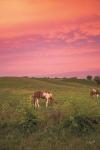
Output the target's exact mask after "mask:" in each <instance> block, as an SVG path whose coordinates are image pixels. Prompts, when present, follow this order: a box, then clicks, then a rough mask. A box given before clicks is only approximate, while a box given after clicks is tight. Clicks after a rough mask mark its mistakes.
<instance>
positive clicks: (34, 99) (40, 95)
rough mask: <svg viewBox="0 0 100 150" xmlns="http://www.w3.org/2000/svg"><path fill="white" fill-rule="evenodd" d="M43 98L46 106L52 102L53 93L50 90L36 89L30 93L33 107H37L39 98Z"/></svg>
mask: <svg viewBox="0 0 100 150" xmlns="http://www.w3.org/2000/svg"><path fill="white" fill-rule="evenodd" d="M41 98H42V99H45V100H46V108H47V107H48V103H49V102H50V103H52V102H53V100H54V99H53V94H52V93H51V92H48V91H36V92H34V93H33V94H32V102H33V104H34V107H35V108H39V107H40V104H39V101H40V99H41Z"/></svg>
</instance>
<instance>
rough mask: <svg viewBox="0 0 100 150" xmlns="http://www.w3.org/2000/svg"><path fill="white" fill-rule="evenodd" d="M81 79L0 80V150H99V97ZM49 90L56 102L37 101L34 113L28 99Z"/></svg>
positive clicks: (92, 85)
mask: <svg viewBox="0 0 100 150" xmlns="http://www.w3.org/2000/svg"><path fill="white" fill-rule="evenodd" d="M93 87H97V88H100V87H99V86H98V85H97V84H96V83H94V82H92V81H85V80H69V79H48V78H42V79H41V78H40V79H36V78H25V77H23V78H17V77H11V78H10V77H9V78H8V77H4V78H3V77H2V78H0V150H99V149H100V98H99V99H98V100H97V99H96V98H92V97H90V95H89V89H91V88H93ZM36 90H49V91H51V92H52V93H53V95H54V98H55V100H56V102H57V103H54V104H53V105H52V106H51V105H49V107H48V109H46V108H45V102H44V101H41V104H40V106H41V107H40V108H39V109H38V110H34V107H33V105H32V104H31V101H30V96H31V95H32V93H33V92H34V91H36Z"/></svg>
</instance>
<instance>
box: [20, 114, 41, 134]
mask: <svg viewBox="0 0 100 150" xmlns="http://www.w3.org/2000/svg"><path fill="white" fill-rule="evenodd" d="M38 121H39V120H38V118H37V117H36V115H35V114H33V113H32V112H31V111H28V112H27V113H26V116H25V119H24V121H23V122H21V123H19V124H18V129H19V130H20V131H21V132H22V133H27V134H30V133H33V132H34V131H36V130H37V128H38Z"/></svg>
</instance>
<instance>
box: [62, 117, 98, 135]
mask: <svg viewBox="0 0 100 150" xmlns="http://www.w3.org/2000/svg"><path fill="white" fill-rule="evenodd" d="M98 123H99V121H98V119H95V118H90V117H86V116H75V117H70V118H69V119H66V120H64V121H63V123H62V124H61V126H60V129H66V128H69V129H70V130H71V131H72V132H73V133H75V134H77V135H82V134H88V133H90V132H91V131H92V130H95V129H96V126H95V125H96V124H98Z"/></svg>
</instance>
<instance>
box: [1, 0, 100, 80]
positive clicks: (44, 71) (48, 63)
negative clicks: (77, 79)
mask: <svg viewBox="0 0 100 150" xmlns="http://www.w3.org/2000/svg"><path fill="white" fill-rule="evenodd" d="M74 72H75V73H76V75H77V76H82V75H83V76H84V75H86V74H87V75H88V74H89V73H90V74H93V75H100V0H0V76H51V77H52V76H59V77H60V76H73V75H75V74H74Z"/></svg>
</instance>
